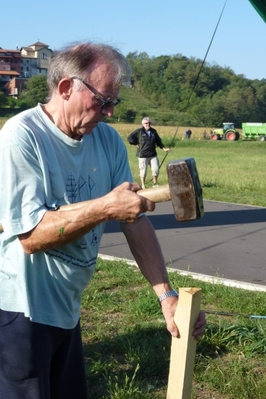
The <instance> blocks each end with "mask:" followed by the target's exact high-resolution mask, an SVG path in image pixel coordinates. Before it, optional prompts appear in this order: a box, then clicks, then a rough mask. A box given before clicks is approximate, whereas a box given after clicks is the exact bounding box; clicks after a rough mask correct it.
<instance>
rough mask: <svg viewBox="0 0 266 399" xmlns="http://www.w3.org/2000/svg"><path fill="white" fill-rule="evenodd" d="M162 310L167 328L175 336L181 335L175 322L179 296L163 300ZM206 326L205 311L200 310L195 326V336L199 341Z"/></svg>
mask: <svg viewBox="0 0 266 399" xmlns="http://www.w3.org/2000/svg"><path fill="white" fill-rule="evenodd" d="M161 305H162V312H163V315H164V318H165V321H166V326H167V330H168V331H169V332H170V334H171V335H172V336H173V337H179V331H178V326H177V325H176V324H175V322H174V316H175V312H176V309H177V312H178V298H176V297H170V298H167V299H165V300H163V301H162V302H161ZM205 326H206V319H205V313H204V312H203V311H200V312H199V316H198V318H197V321H196V323H195V326H194V331H193V336H194V338H195V339H196V340H197V341H198V340H199V339H200V337H201V335H202V333H203V332H204V329H205Z"/></svg>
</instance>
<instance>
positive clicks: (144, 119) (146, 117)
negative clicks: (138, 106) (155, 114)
mask: <svg viewBox="0 0 266 399" xmlns="http://www.w3.org/2000/svg"><path fill="white" fill-rule="evenodd" d="M144 122H151V120H150V118H149V117H148V116H145V117H144V118H143V119H142V121H141V123H142V125H143V123H144Z"/></svg>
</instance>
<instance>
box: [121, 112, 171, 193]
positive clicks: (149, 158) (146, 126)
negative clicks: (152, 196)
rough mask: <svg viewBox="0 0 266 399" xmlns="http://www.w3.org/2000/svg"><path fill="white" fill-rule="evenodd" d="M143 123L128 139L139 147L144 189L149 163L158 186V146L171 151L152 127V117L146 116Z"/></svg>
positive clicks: (154, 182)
mask: <svg viewBox="0 0 266 399" xmlns="http://www.w3.org/2000/svg"><path fill="white" fill-rule="evenodd" d="M141 124H142V127H141V128H139V129H136V130H134V132H132V133H131V134H130V135H129V136H128V138H127V139H128V142H129V144H132V145H135V146H136V147H137V153H136V156H137V157H138V159H139V172H140V180H141V186H142V188H143V189H144V188H145V179H146V175H147V169H148V165H150V167H151V173H152V180H153V187H157V186H158V175H159V160H158V157H157V152H156V146H158V147H160V148H161V149H162V150H164V151H166V152H169V151H170V148H167V147H165V146H164V144H163V142H162V140H161V138H160V136H159V134H158V133H157V131H156V130H155V129H153V128H152V127H151V121H150V118H148V117H147V116H146V117H145V118H143V119H142V122H141Z"/></svg>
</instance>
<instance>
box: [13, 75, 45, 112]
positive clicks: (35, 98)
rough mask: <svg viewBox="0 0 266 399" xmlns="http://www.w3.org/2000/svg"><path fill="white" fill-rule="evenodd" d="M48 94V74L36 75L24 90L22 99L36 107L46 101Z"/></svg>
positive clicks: (30, 105)
mask: <svg viewBox="0 0 266 399" xmlns="http://www.w3.org/2000/svg"><path fill="white" fill-rule="evenodd" d="M47 96H48V86H47V81H46V76H44V75H36V76H33V77H32V78H30V79H29V80H28V82H27V89H26V91H23V92H22V93H21V96H20V100H22V101H23V102H26V103H27V104H28V105H29V107H34V106H35V105H37V103H44V102H46V100H47Z"/></svg>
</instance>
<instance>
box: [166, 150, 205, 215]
mask: <svg viewBox="0 0 266 399" xmlns="http://www.w3.org/2000/svg"><path fill="white" fill-rule="evenodd" d="M166 168H167V174H168V184H169V191H170V195H171V199H172V204H173V208H174V212H175V217H176V219H177V220H178V221H179V222H185V221H189V220H195V219H199V218H201V217H202V216H203V215H204V207H203V199H202V188H201V185H200V180H199V175H198V171H197V167H196V162H195V160H194V158H183V159H177V160H176V161H172V162H170V163H169V164H168V165H167V167H166Z"/></svg>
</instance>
